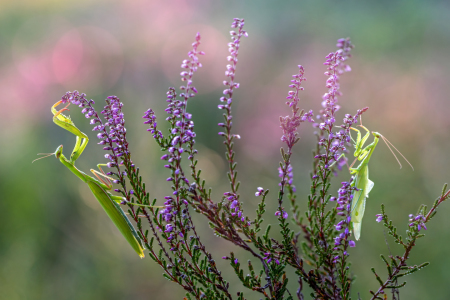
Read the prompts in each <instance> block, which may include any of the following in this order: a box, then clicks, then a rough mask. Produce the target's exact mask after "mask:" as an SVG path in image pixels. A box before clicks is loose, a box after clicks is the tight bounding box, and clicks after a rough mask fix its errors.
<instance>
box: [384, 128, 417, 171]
mask: <svg viewBox="0 0 450 300" xmlns="http://www.w3.org/2000/svg"><path fill="white" fill-rule="evenodd" d="M381 138H382V139H383V141H384V142H385V144H386V146H388V148H389V150H391V152H392V154H393V155H394V157H395V159H396V160H397V162H398V164H399V165H400V169H401V168H402V164H401V163H400V161H399V160H398V158H397V156H396V155H395V153H394V151H392V149H391V147H390V146H389V145H391V146H392V147H393V148H394V149H395V150H396V151H397V152H398V153H399V154H400V155H401V156H402V157H403V159H404V160H405V161H406V162H407V163H408V164H409V165H410V166H411V169H413V171H414V167H413V166H412V164H411V163H410V162H409V161H408V160H407V159H406V157H405V156H404V155H403V154H402V153H401V152H400V151H398V149H397V148H395V146H394V145H393V144H392V143H391V142H389V141H388V139H387V138H385V137H384V136H381Z"/></svg>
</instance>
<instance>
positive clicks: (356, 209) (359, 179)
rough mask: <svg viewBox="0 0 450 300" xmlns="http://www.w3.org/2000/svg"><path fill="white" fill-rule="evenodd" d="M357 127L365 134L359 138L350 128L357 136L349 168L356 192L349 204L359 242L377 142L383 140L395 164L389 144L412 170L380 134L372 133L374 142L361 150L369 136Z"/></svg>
mask: <svg viewBox="0 0 450 300" xmlns="http://www.w3.org/2000/svg"><path fill="white" fill-rule="evenodd" d="M358 126H359V127H361V128H363V129H364V130H366V131H367V133H366V134H365V135H364V137H362V138H361V132H360V131H359V130H358V129H356V128H353V127H350V129H352V130H355V131H357V132H358V136H357V138H356V141H355V140H353V138H352V141H353V143H354V144H355V145H354V146H355V153H354V156H355V157H356V158H355V161H354V162H353V163H352V165H351V166H350V168H349V171H350V174H351V175H354V180H353V182H352V186H353V187H356V188H357V190H356V191H354V192H353V200H352V202H351V212H350V216H351V223H352V228H353V234H354V235H355V239H356V240H359V238H360V236H361V222H362V218H363V216H364V210H365V208H366V199H367V198H368V197H369V193H370V191H371V190H372V188H373V186H374V183H373V181H371V180H370V179H369V166H368V165H369V160H370V157H371V156H372V154H373V151H374V150H375V147H376V146H377V144H378V141H379V140H380V138H381V139H383V141H384V142H385V143H386V145H387V146H388V148H389V150H391V152H392V154H393V155H394V157H395V158H396V159H397V162H398V163H399V164H400V168H401V166H402V165H401V163H400V161H399V160H398V158H397V156H396V155H395V153H394V151H392V149H391V147H390V146H389V144H390V145H391V146H392V147H393V148H394V149H395V150H396V151H397V152H398V153H399V154H400V155H401V156H402V157H403V158H404V159H405V160H406V162H408V164H409V165H410V166H411V168H412V169H413V170H414V168H413V166H412V165H411V164H410V163H409V161H408V160H407V159H406V158H405V157H404V156H403V154H401V153H400V151H398V150H397V148H395V147H394V145H392V144H391V143H390V142H389V141H388V140H387V139H386V138H385V137H384V136H382V135H381V134H380V133H378V132H375V131H372V135H373V136H374V141H373V142H372V143H371V144H369V145H367V146H366V147H364V148H363V146H364V144H365V142H366V141H367V139H368V138H369V136H370V131H369V130H368V129H367V128H366V127H364V126H363V125H362V124H361V125H358ZM356 160H358V161H360V162H361V163H360V164H359V166H358V167H356V168H352V166H353V164H354V163H355V162H356Z"/></svg>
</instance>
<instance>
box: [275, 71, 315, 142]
mask: <svg viewBox="0 0 450 300" xmlns="http://www.w3.org/2000/svg"><path fill="white" fill-rule="evenodd" d="M304 74H305V70H304V68H303V67H302V66H301V65H299V66H298V73H297V74H295V75H292V77H294V79H292V80H291V82H292V83H291V84H290V85H289V87H290V88H294V90H293V91H289V92H288V96H287V97H286V99H288V100H289V101H287V102H286V104H287V105H288V106H289V107H291V108H292V116H286V117H280V127H281V129H282V130H283V136H282V137H281V140H282V141H283V142H284V143H286V144H287V146H288V149H291V148H292V147H293V146H294V144H295V143H296V142H297V141H298V139H297V135H298V133H297V130H298V127H299V126H300V123H302V122H304V121H305V120H308V121H309V122H311V123H312V122H314V120H313V119H312V116H313V111H312V110H310V111H309V112H308V113H304V112H303V110H302V111H300V109H299V108H298V106H297V105H298V103H299V101H300V98H299V95H298V94H299V92H300V91H303V89H304V88H303V87H302V86H301V83H302V81H305V80H306V78H305V77H304Z"/></svg>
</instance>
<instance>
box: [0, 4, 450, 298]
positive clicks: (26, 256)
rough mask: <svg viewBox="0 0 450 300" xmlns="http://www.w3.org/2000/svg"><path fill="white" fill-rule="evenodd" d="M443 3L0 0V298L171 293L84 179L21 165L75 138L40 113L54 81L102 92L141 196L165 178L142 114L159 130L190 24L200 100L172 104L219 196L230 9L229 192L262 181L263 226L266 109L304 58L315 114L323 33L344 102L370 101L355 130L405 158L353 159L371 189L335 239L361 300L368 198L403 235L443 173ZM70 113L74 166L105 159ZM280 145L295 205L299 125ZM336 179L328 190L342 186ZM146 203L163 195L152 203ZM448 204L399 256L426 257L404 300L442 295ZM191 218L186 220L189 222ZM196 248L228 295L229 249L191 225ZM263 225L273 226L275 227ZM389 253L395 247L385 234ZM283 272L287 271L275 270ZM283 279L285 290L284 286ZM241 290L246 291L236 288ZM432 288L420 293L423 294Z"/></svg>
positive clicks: (270, 180) (372, 257)
mask: <svg viewBox="0 0 450 300" xmlns="http://www.w3.org/2000/svg"><path fill="white" fill-rule="evenodd" d="M449 15H450V3H449V2H448V1H416V0H400V1H338V2H336V1H331V0H322V1H262V0H260V1H197V0H189V1H188V0H173V1H172V0H169V1H156V0H153V1H152V0H136V1H124V0H123V1H119V0H115V1H85V0H77V1H72V0H70V1H69V0H68V1H54V0H53V1H52V0H48V1H46V0H42V1H36V0H34V1H26V0H22V1H5V0H3V1H0V105H1V109H0V126H1V130H0V144H1V148H0V191H1V196H0V199H1V200H0V291H1V292H0V298H1V299H9V300H16V299H154V298H158V299H181V298H182V296H183V295H184V292H183V290H182V289H181V288H180V287H179V286H177V285H175V284H172V283H170V282H168V281H167V280H165V279H163V277H162V276H161V273H162V270H161V269H160V268H159V267H158V266H157V265H156V264H155V263H153V261H152V260H151V259H149V258H148V257H147V258H145V259H143V260H140V259H138V257H137V255H136V254H135V253H134V251H132V250H131V248H130V247H129V245H128V244H127V243H126V242H125V240H124V239H123V237H122V236H121V235H120V234H119V233H118V232H117V230H116V229H115V228H114V225H113V224H112V222H110V221H109V220H108V217H107V216H106V214H104V212H103V211H102V209H101V208H100V206H99V205H98V203H97V201H96V200H95V198H94V197H93V196H92V195H91V193H90V191H89V190H88V188H87V186H85V185H84V184H83V183H82V182H81V181H80V180H78V179H77V178H75V176H74V175H73V174H71V173H70V172H69V171H68V170H67V169H66V168H65V167H63V166H62V165H61V164H60V163H59V162H58V161H57V160H56V159H55V158H54V157H49V158H47V159H44V160H40V161H37V162H35V163H33V164H31V161H32V160H33V159H35V158H36V157H37V156H36V154H37V153H42V152H53V151H54V150H55V149H56V147H57V146H59V145H60V144H63V145H64V147H65V154H66V155H69V154H70V151H71V149H72V147H73V144H74V140H75V139H74V136H73V135H72V134H70V133H68V132H67V131H65V130H63V129H62V128H60V127H58V126H56V125H55V124H53V122H52V114H51V113H50V106H51V105H53V104H54V103H55V102H56V101H58V100H59V99H60V98H61V96H62V95H63V94H64V93H65V92H66V91H68V90H71V91H72V90H75V89H77V90H79V91H82V92H85V93H87V96H88V97H89V98H93V99H94V100H95V101H96V107H97V108H98V109H99V110H101V108H102V106H103V103H104V102H103V99H105V97H107V96H108V95H117V96H118V97H120V98H121V100H122V101H123V102H124V112H125V118H126V124H127V129H128V131H127V132H128V137H129V141H130V147H131V152H132V154H133V160H134V162H135V163H136V165H138V166H139V167H140V168H141V171H142V175H143V177H144V180H145V181H146V183H147V186H148V190H150V191H151V192H152V197H156V198H158V199H162V197H163V196H165V195H167V193H168V191H169V186H168V185H167V184H166V182H165V181H164V178H166V177H168V173H167V171H166V170H165V169H164V168H162V163H161V161H159V157H160V156H161V153H160V151H159V149H158V147H157V146H156V143H154V141H153V140H152V138H151V136H150V134H148V133H147V132H146V128H147V127H146V125H144V124H142V121H143V119H142V115H143V114H144V111H145V110H146V109H148V108H149V107H152V108H153V109H154V110H155V111H156V112H157V115H158V116H159V120H160V121H159V124H160V126H161V128H164V121H163V120H164V118H165V113H164V108H165V93H166V91H167V89H168V87H169V86H176V87H179V86H180V84H181V81H180V78H179V73H180V70H181V69H180V63H181V61H182V60H183V59H185V58H186V54H187V52H188V51H189V50H190V48H191V46H190V45H191V43H192V42H193V41H194V37H195V34H196V33H197V32H200V33H201V36H202V45H201V46H200V49H201V50H203V51H205V52H206V55H205V56H204V57H201V61H202V63H203V68H201V69H200V70H199V71H198V72H197V73H196V74H195V77H194V85H195V86H196V87H197V89H198V90H199V94H198V96H197V97H195V98H194V100H191V102H190V103H189V111H190V112H191V113H193V120H194V122H195V124H196V132H197V147H198V150H199V153H200V154H199V156H198V158H199V160H200V163H199V164H200V167H201V169H202V170H203V174H204V175H205V177H206V178H208V179H209V182H208V183H207V184H208V185H209V186H211V187H212V188H213V195H215V197H216V199H219V197H220V195H221V194H222V193H223V192H224V191H227V190H228V184H227V181H226V175H225V174H226V165H225V160H224V155H223V153H224V146H223V144H222V140H221V138H220V137H219V136H218V135H217V132H218V131H219V128H218V127H217V126H216V124H217V123H218V122H220V121H221V120H222V117H221V112H220V111H219V110H218V109H217V104H218V103H219V101H218V99H219V97H220V96H221V91H222V89H223V87H222V81H223V80H224V79H225V76H224V71H225V65H226V64H227V61H226V56H227V46H226V44H227V42H228V41H229V30H230V24H231V21H232V18H234V17H240V18H245V22H246V25H245V29H246V30H247V31H248V33H249V37H248V38H245V39H244V40H243V41H242V46H241V51H240V54H239V64H238V69H237V82H239V83H240V84H241V88H240V89H239V90H238V91H237V92H236V93H235V97H234V100H235V102H234V125H235V127H234V129H235V132H236V133H239V134H240V135H241V136H242V139H241V140H240V141H238V142H237V143H236V151H237V153H238V154H237V161H238V163H239V165H238V170H239V176H240V177H239V178H240V180H241V181H242V185H241V194H242V199H243V201H244V202H245V209H246V211H247V212H248V214H249V215H250V216H254V215H255V209H256V205H257V199H256V198H255V196H254V193H255V191H256V188H257V187H258V186H263V187H264V188H268V189H270V190H271V194H270V195H272V196H271V197H270V199H269V207H268V208H269V209H268V213H267V216H266V220H267V222H266V223H265V224H267V223H275V222H276V221H275V219H274V216H273V211H274V208H275V199H276V195H277V192H276V189H277V184H278V177H277V175H278V172H277V168H278V163H279V161H280V155H279V148H280V147H281V146H282V144H281V141H280V137H281V130H280V129H279V116H280V115H287V114H289V109H288V107H287V106H286V105H285V104H284V103H285V101H286V100H285V97H286V95H287V92H288V90H289V88H288V84H289V80H290V79H291V77H290V76H291V75H292V74H295V73H296V72H297V65H298V64H302V65H303V66H304V67H305V70H306V73H305V76H306V77H307V79H308V80H307V81H306V82H305V83H304V87H305V91H304V92H303V93H302V95H301V101H302V103H301V106H302V107H303V108H305V109H307V110H309V109H313V110H314V111H315V112H316V113H317V112H318V110H319V109H320V103H321V96H322V95H323V94H324V93H325V91H326V88H325V80H326V77H325V76H324V75H323V73H324V71H325V67H324V66H323V64H322V63H323V61H324V57H325V56H326V55H327V54H328V53H329V52H331V51H334V50H335V43H336V40H337V39H338V38H341V37H351V39H352V42H353V44H354V45H355V46H356V47H355V49H354V50H353V57H352V59H351V60H350V61H349V64H350V65H351V67H352V72H351V73H348V74H345V75H344V76H343V77H342V81H341V87H342V91H343V93H344V96H343V97H341V98H340V104H341V106H342V109H341V110H340V111H339V117H343V115H344V114H345V113H351V114H354V113H355V111H356V110H357V109H359V108H363V107H365V106H369V107H370V109H369V111H368V112H366V113H365V114H364V118H363V121H364V125H365V126H366V127H368V128H369V129H371V130H375V131H378V132H380V133H382V134H383V135H385V136H386V137H387V138H388V139H389V140H390V141H391V142H392V143H394V144H395V146H396V147H397V148H398V149H399V150H400V151H402V153H403V154H404V155H405V156H406V157H407V158H408V159H409V161H410V162H411V163H412V164H413V165H414V168H415V170H414V171H412V170H411V169H410V168H409V167H408V166H407V165H406V163H404V167H403V168H402V169H399V166H398V165H397V163H396V161H395V159H394V158H393V157H392V154H391V153H390V152H389V150H388V149H387V147H386V146H385V145H383V144H379V146H378V147H377V150H376V151H375V154H374V155H373V156H372V159H371V163H370V178H371V179H372V180H373V181H374V182H375V187H374V189H373V190H372V192H371V194H370V199H369V200H368V202H367V206H366V214H365V216H366V217H365V220H364V225H363V228H362V238H361V240H360V241H359V242H358V243H357V246H356V247H355V248H352V249H351V257H352V262H353V272H355V273H356V274H358V277H357V279H356V282H355V284H354V289H353V290H352V295H353V296H354V297H355V298H357V295H358V293H360V295H361V297H362V299H367V298H368V297H369V293H368V291H369V290H370V289H376V288H377V287H378V285H377V282H376V280H375V278H374V276H373V274H372V272H371V271H370V268H371V267H375V268H376V269H377V270H378V272H379V274H380V275H382V276H384V275H385V274H386V272H385V269H384V266H383V265H384V264H383V262H382V261H381V260H380V258H379V254H380V253H384V254H385V255H389V249H388V247H387V245H386V242H385V236H384V233H383V226H382V225H381V224H378V223H376V222H375V214H377V213H379V212H380V204H381V203H384V204H386V207H387V213H388V215H389V216H390V217H391V218H392V219H393V221H394V222H395V224H397V225H398V227H399V231H400V232H401V233H404V232H405V230H406V228H407V222H408V215H409V214H410V213H416V210H417V208H418V206H419V205H420V204H421V203H425V204H428V205H431V204H432V203H433V201H434V199H435V198H436V197H437V196H439V194H440V192H441V188H442V185H443V184H444V183H445V182H448V181H450V173H449V171H448V170H449V169H450V159H449V158H448V153H449V151H450V139H449V138H448V135H449V132H450V117H449V113H450V106H449V95H450V84H449V79H448V78H449V77H448V74H449V73H450V59H449V55H450V22H449V21H448V20H449ZM70 115H71V116H72V118H73V119H74V121H75V124H77V126H78V127H79V128H80V129H81V130H82V131H84V132H86V133H88V134H89V135H90V136H91V137H92V139H91V140H92V141H91V143H89V145H88V147H87V149H86V151H85V152H84V154H83V155H82V156H81V158H80V159H79V160H78V161H77V166H78V167H79V168H80V169H81V170H85V171H87V170H89V169H90V168H91V167H93V166H95V165H96V164H97V163H101V162H104V161H105V159H104V158H103V155H104V153H103V151H102V150H101V148H100V147H98V146H96V141H95V140H96V138H95V135H94V134H93V133H92V132H91V126H90V125H89V124H88V122H87V120H86V119H85V118H84V117H83V116H82V115H81V114H80V113H79V109H78V108H77V107H72V108H71V112H70ZM300 134H301V138H302V140H301V142H300V143H299V144H298V145H297V147H296V149H295V156H294V175H295V185H296V186H297V190H298V194H299V196H298V199H299V201H300V202H301V207H303V208H305V207H306V205H305V204H304V203H305V199H306V197H307V195H308V193H309V180H308V178H309V172H310V170H311V158H312V155H311V150H312V149H313V148H315V145H314V142H315V137H314V129H313V128H312V127H311V126H310V124H307V123H305V124H303V125H302V127H301V129H300ZM348 176H349V175H348V173H347V172H343V173H342V174H341V175H340V176H339V178H336V184H335V186H333V187H332V189H333V190H337V188H338V185H339V182H340V181H343V180H348ZM161 202H162V201H161ZM449 214H450V204H448V203H444V204H443V205H442V206H441V207H440V208H439V210H438V214H437V216H436V217H435V218H434V219H433V221H432V222H430V223H429V226H428V231H427V232H426V237H425V238H423V239H421V240H419V242H418V244H417V246H416V248H415V249H414V251H413V252H412V253H411V255H410V257H411V263H417V264H419V263H422V262H423V261H430V262H431V265H430V266H428V267H427V268H425V269H424V270H422V271H421V272H419V273H416V274H414V275H413V276H408V277H407V278H406V279H407V281H408V284H407V285H406V287H405V288H403V289H402V293H401V295H402V298H404V299H431V298H432V299H449V298H450V286H449V284H448V282H449V280H450V258H449V256H448V253H449V251H450V222H449V221H448V219H449V218H448V215H449ZM197 217H198V216H197ZM196 220H197V226H198V228H199V230H200V231H201V234H202V235H203V236H204V242H205V243H206V244H207V246H208V248H209V250H210V251H211V252H212V253H214V255H215V258H216V260H217V261H218V264H219V267H220V268H221V269H222V270H223V271H224V273H226V274H227V275H226V276H225V277H226V279H227V280H229V281H230V282H231V284H232V286H233V290H234V291H238V290H244V289H243V288H242V287H241V286H240V283H238V282H237V281H236V280H235V277H234V274H232V273H233V272H232V269H231V267H230V266H229V265H228V263H227V262H226V261H222V260H221V259H220V257H221V256H224V255H227V254H229V252H230V251H235V253H236V255H237V257H239V259H240V261H245V260H246V258H248V256H247V255H246V254H244V253H242V252H241V251H239V249H236V248H234V247H232V246H231V245H230V244H229V243H226V242H224V241H222V240H220V239H218V238H217V237H215V236H214V235H213V234H212V232H211V231H210V230H209V229H208V228H207V226H205V225H206V223H205V220H204V219H202V218H197V219H196ZM274 231H275V230H274ZM388 242H389V246H390V251H392V253H393V254H398V255H399V254H402V252H401V249H399V247H397V245H394V244H393V243H392V240H390V239H389V238H388ZM292 282H294V280H293V281H292ZM291 288H292V289H295V288H296V286H295V285H294V284H293V283H292V286H291ZM244 293H245V297H246V298H248V299H258V298H259V295H256V294H251V293H249V292H248V291H247V290H244ZM430 295H432V296H430Z"/></svg>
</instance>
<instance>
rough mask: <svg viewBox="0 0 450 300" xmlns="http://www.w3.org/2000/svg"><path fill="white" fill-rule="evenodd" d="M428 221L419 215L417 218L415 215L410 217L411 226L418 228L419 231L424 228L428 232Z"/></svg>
mask: <svg viewBox="0 0 450 300" xmlns="http://www.w3.org/2000/svg"><path fill="white" fill-rule="evenodd" d="M426 221H427V219H426V218H425V216H423V215H422V214H418V215H417V216H414V215H413V214H410V215H409V222H411V223H409V226H410V227H413V226H417V231H420V230H421V229H422V228H423V229H425V230H427V227H426V226H425V222H426Z"/></svg>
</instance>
